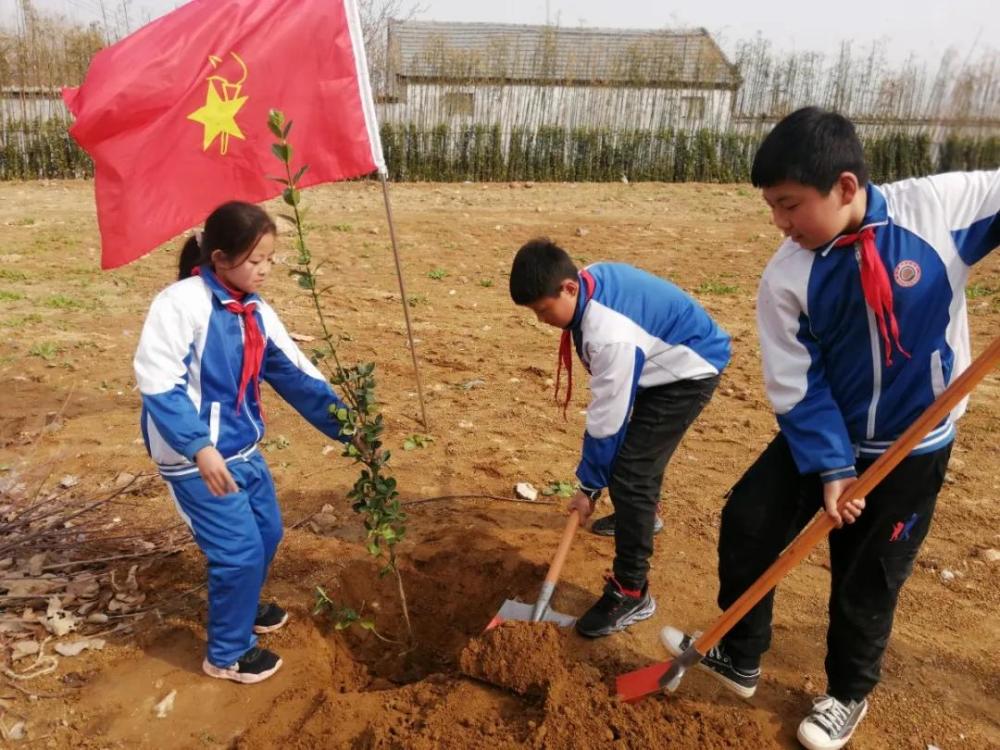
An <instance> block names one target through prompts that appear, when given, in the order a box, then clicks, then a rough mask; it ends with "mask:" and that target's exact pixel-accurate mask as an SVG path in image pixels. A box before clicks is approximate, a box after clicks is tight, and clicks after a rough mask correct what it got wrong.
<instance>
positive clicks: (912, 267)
mask: <svg viewBox="0 0 1000 750" xmlns="http://www.w3.org/2000/svg"><path fill="white" fill-rule="evenodd" d="M892 277H893V278H894V279H895V280H896V283H897V284H899V285H900V286H916V285H917V282H918V281H920V265H919V264H918V263H917V262H916V261H914V260H901V261H900V262H899V265H897V266H896V270H895V271H893V272H892Z"/></svg>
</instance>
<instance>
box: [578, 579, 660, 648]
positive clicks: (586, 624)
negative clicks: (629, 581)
mask: <svg viewBox="0 0 1000 750" xmlns="http://www.w3.org/2000/svg"><path fill="white" fill-rule="evenodd" d="M638 593H639V595H638V596H635V595H634V594H633V593H632V592H629V593H626V592H625V591H624V590H623V589H622V587H621V584H620V583H618V581H616V580H615V579H614V577H609V578H608V582H607V584H605V586H604V594H603V596H601V598H600V599H598V600H597V603H596V604H595V605H594V606H593V607H591V608H590V609H588V610H587V611H586V612H585V613H584V615H583V617H581V618H580V619H579V620H577V621H576V632H578V633H579V634H580V635H584V636H586V637H587V638H597V637H599V636H602V635H611V634H612V633H617V632H618V631H619V630H624V629H625V628H627V627H628V626H629V625H633V624H635V623H637V622H640V621H642V620H645V619H647V618H650V617H652V616H653V613H654V612H655V611H656V602H655V601H654V600H653V597H651V596H650V595H649V584H648V583H647V584H646V585H645V586H643V587H642V591H641V592H638Z"/></svg>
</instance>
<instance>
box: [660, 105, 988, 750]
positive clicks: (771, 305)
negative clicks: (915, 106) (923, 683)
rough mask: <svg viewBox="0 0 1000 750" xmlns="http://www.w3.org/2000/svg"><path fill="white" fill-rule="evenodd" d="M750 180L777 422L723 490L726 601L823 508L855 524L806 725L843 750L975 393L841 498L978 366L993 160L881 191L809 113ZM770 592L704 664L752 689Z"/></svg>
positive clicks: (834, 130)
mask: <svg viewBox="0 0 1000 750" xmlns="http://www.w3.org/2000/svg"><path fill="white" fill-rule="evenodd" d="M751 179H752V181H753V184H754V186H755V187H759V188H761V190H762V193H763V197H764V200H765V201H766V202H767V204H768V206H770V208H771V211H772V216H773V221H774V224H775V225H776V226H777V227H778V228H779V229H780V230H781V231H782V232H783V233H784V234H785V236H786V240H785V242H784V243H783V244H782V245H781V247H779V248H778V251H777V253H776V254H775V255H774V257H773V258H772V259H771V261H770V263H769V264H768V265H767V268H766V269H765V270H764V274H763V277H762V278H761V282H760V292H759V295H758V299H757V318H758V327H759V333H760V344H761V355H762V358H763V363H764V380H765V385H766V387H767V393H768V396H769V398H770V400H771V402H772V404H773V406H774V410H775V413H776V415H777V420H778V426H779V428H780V432H779V433H778V435H777V437H776V438H775V439H774V440H773V441H772V442H771V444H770V445H768V447H767V448H766V449H765V450H764V452H763V453H762V454H761V455H760V457H759V458H758V459H757V461H756V462H755V463H754V464H753V466H751V467H750V469H749V470H747V472H746V473H745V474H744V475H743V478H742V479H740V481H739V482H737V484H736V485H735V486H734V487H733V488H732V490H730V493H729V495H728V500H727V502H726V505H725V508H724V509H723V512H722V528H721V532H720V535H719V578H720V585H719V599H718V603H719V606H720V607H722V608H723V609H725V608H727V607H729V606H730V605H731V604H732V603H733V602H734V601H735V600H736V599H737V598H738V597H739V596H740V595H741V594H742V593H743V592H744V591H745V590H746V589H747V588H748V587H749V586H750V584H751V583H753V581H755V580H756V579H757V578H758V577H759V576H760V574H761V573H763V572H764V570H765V569H767V567H768V566H769V565H770V564H771V563H772V562H773V561H774V559H775V558H776V557H777V556H778V554H779V553H780V552H781V550H782V549H783V548H784V547H785V546H786V545H787V544H788V542H789V541H790V540H791V539H792V538H793V537H794V536H795V535H796V534H797V533H798V532H799V531H800V530H801V529H802V528H803V526H804V525H805V524H806V523H807V522H808V521H809V519H810V518H811V517H812V516H813V514H814V513H815V512H816V510H817V509H819V508H825V509H826V512H827V513H829V514H830V515H831V516H832V517H833V519H834V520H835V521H836V522H837V525H838V526H841V525H842V524H847V525H846V526H844V527H843V528H841V529H840V530H835V531H834V532H833V533H832V534H831V536H830V564H831V579H832V580H831V591H830V604H829V613H830V624H829V630H828V632H827V656H826V673H827V689H826V694H825V695H823V696H820V697H819V698H817V699H816V701H815V702H814V706H813V709H812V711H811V712H810V713H809V715H808V716H806V717H805V719H804V720H803V721H802V722H801V724H800V725H799V730H798V738H799V741H800V742H801V743H802V744H803V745H804V746H805V747H807V748H810V750H836V749H837V748H840V747H843V746H844V745H845V744H846V743H847V742H848V741H849V740H850V738H851V735H852V734H853V733H854V730H855V729H856V728H857V726H858V723H859V722H860V721H861V720H862V719H863V718H864V716H865V713H866V712H867V710H868V701H867V696H868V694H869V693H870V692H871V691H872V689H873V688H874V687H875V685H876V684H877V683H878V681H879V675H880V667H881V663H882V656H883V654H884V653H885V649H886V644H887V643H888V640H889V634H890V633H891V631H892V621H893V614H894V612H895V609H896V602H897V598H898V596H899V591H900V589H901V587H902V585H903V583H904V582H905V581H906V579H907V578H908V577H909V575H910V573H911V572H912V570H913V561H914V559H915V558H916V556H917V552H918V551H919V549H920V545H921V543H922V542H923V540H924V538H925V537H926V536H927V532H928V530H929V529H930V524H931V518H932V516H933V514H934V506H935V502H936V500H937V495H938V492H939V490H940V488H941V484H942V482H943V481H944V476H945V470H946V468H947V466H948V458H949V455H950V453H951V447H952V441H953V440H954V437H955V423H956V422H957V421H958V419H959V417H960V416H961V415H962V412H963V411H964V409H965V404H964V403H963V404H962V405H961V406H959V407H958V408H956V409H955V411H954V412H952V413H951V414H950V415H949V416H948V417H947V418H946V419H945V420H943V421H942V422H941V424H939V425H937V427H936V428H935V429H934V430H933V431H932V432H931V433H930V434H929V435H927V437H926V438H925V439H924V441H923V442H922V443H921V444H920V445H919V446H918V447H917V448H916V449H915V450H914V451H913V453H912V454H910V456H908V457H907V458H906V459H904V460H903V462H902V463H901V464H900V465H899V466H898V467H897V468H896V469H895V470H894V471H893V472H892V473H890V474H889V475H888V476H887V477H886V478H885V479H884V480H883V481H882V482H881V483H880V484H879V485H878V487H876V488H875V490H873V491H872V493H871V494H870V495H869V497H868V498H867V503H866V500H865V499H861V500H857V501H852V502H851V503H849V504H848V505H847V507H846V508H845V509H844V510H843V511H842V512H838V511H837V499H838V497H839V496H840V494H841V492H842V491H843V490H844V489H845V488H846V487H847V486H848V485H849V484H850V482H851V481H852V480H853V478H854V477H855V475H856V474H858V473H860V472H862V471H864V470H865V469H866V468H867V467H868V466H870V465H871V464H872V463H873V462H874V460H875V459H876V458H877V457H878V456H879V455H881V454H882V453H883V452H884V451H885V450H886V448H887V447H888V446H889V445H890V444H891V443H892V442H893V441H894V440H895V439H896V438H897V437H899V436H900V435H901V434H902V433H903V432H904V431H905V430H906V429H907V428H908V427H909V426H910V425H911V424H912V423H913V422H914V421H915V420H916V419H917V418H918V417H919V416H920V414H921V413H922V412H923V411H924V410H925V409H926V408H927V407H928V406H929V405H930V404H931V403H932V402H933V401H934V399H935V398H936V397H937V396H938V395H939V394H940V393H941V392H942V391H943V390H944V389H945V388H946V387H947V386H948V384H949V383H951V381H952V380H953V379H954V378H955V377H957V376H958V375H959V374H960V373H961V372H962V370H964V369H965V368H966V367H967V366H968V364H969V361H970V354H969V331H968V321H967V316H966V304H965V285H966V282H967V280H968V277H969V272H970V269H971V267H972V266H973V265H974V264H975V263H977V262H978V261H980V260H982V259H983V258H984V257H985V256H986V255H987V254H988V253H989V252H990V251H992V250H993V249H994V248H995V247H996V246H997V245H998V244H1000V218H998V212H1000V171H993V172H971V173H953V174H942V175H936V176H933V177H927V178H922V179H911V180H904V181H902V182H897V183H893V184H890V185H883V186H878V187H876V186H874V185H871V184H869V182H868V169H867V167H866V165H865V160H864V154H863V151H862V147H861V143H860V141H859V140H858V137H857V135H856V133H855V131H854V126H853V125H852V124H851V123H850V121H848V120H847V119H845V118H844V117H842V116H840V115H838V114H835V113H832V112H825V111H822V110H819V109H816V108H812V107H810V108H806V109H802V110H799V111H797V112H794V113H793V114H791V115H789V116H788V117H786V118H785V119H784V120H782V121H781V122H780V123H778V125H777V126H775V128H774V129H773V130H772V131H771V133H770V134H769V135H768V136H767V138H765V140H764V142H763V143H762V144H761V146H760V149H759V150H758V152H757V155H756V157H755V159H754V164H753V171H752V174H751ZM862 511H863V512H862ZM773 601H774V595H773V592H772V593H771V594H769V595H768V596H767V597H766V598H765V599H764V600H763V601H761V603H760V604H758V605H757V606H756V607H755V608H754V609H752V610H751V611H750V612H749V613H748V614H747V615H746V617H744V618H743V620H742V621H741V622H740V623H739V624H738V625H737V626H736V627H734V628H733V629H732V631H731V632H730V633H729V635H727V636H726V638H725V639H724V640H723V642H722V643H721V644H720V645H719V646H718V647H717V648H715V649H712V651H711V652H710V653H709V654H708V655H707V657H706V658H705V660H704V661H703V662H702V663H701V665H700V666H701V667H702V668H703V669H705V670H707V671H709V672H710V673H711V674H712V675H713V676H715V677H716V678H717V679H719V680H720V681H721V682H722V683H723V684H724V685H726V686H727V687H728V688H730V689H731V690H733V691H734V692H736V693H737V694H739V695H741V696H743V697H750V696H751V695H753V693H754V691H755V690H756V688H757V682H758V680H759V679H760V659H761V655H762V654H763V653H764V652H765V651H767V649H768V647H769V645H770V641H771V608H772V604H773ZM661 637H662V640H663V642H664V645H665V646H666V647H667V649H668V650H670V651H671V652H672V653H674V654H678V653H680V652H682V651H683V650H684V649H685V648H687V646H688V645H689V644H690V642H691V639H690V637H689V636H687V635H685V634H684V633H682V632H680V631H678V630H676V629H674V628H669V627H668V628H665V629H664V631H663V633H662V636H661Z"/></svg>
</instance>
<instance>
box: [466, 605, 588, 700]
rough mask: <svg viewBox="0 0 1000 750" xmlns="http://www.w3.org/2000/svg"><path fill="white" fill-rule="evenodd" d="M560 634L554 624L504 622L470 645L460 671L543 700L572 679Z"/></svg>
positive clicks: (520, 693) (519, 693)
mask: <svg viewBox="0 0 1000 750" xmlns="http://www.w3.org/2000/svg"><path fill="white" fill-rule="evenodd" d="M557 630H558V626H556V625H552V624H551V623H540V624H535V623H526V622H525V623H520V622H505V623H503V624H502V625H501V626H500V627H498V628H496V629H494V630H491V631H490V632H488V633H486V634H484V635H483V636H482V637H480V638H477V639H475V640H473V641H471V642H470V643H469V645H468V646H466V647H465V649H464V650H463V651H462V654H461V656H460V657H459V667H460V668H461V670H462V672H463V673H464V674H466V675H468V676H469V677H473V678H475V679H477V680H482V681H483V682H488V683H490V684H491V685H496V686H497V687H501V688H505V689H507V690H511V691H513V692H515V693H517V694H518V695H532V696H541V697H544V696H545V694H546V693H547V692H548V690H549V688H550V687H551V686H552V685H553V684H561V683H563V682H565V681H566V679H567V677H568V676H569V670H568V668H567V666H566V662H565V654H564V652H563V641H562V639H561V638H560V637H559V633H558V632H557Z"/></svg>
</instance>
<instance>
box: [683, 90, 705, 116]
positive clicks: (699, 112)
mask: <svg viewBox="0 0 1000 750" xmlns="http://www.w3.org/2000/svg"><path fill="white" fill-rule="evenodd" d="M681 111H682V112H683V113H684V119H685V120H695V121H698V120H703V119H704V118H705V97H703V96H682V97H681Z"/></svg>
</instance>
